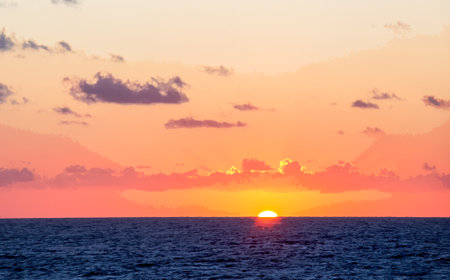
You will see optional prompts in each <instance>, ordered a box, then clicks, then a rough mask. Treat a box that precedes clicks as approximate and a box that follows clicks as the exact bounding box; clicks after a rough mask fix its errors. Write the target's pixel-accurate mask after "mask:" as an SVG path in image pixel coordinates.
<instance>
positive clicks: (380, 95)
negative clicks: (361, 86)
mask: <svg viewBox="0 0 450 280" xmlns="http://www.w3.org/2000/svg"><path fill="white" fill-rule="evenodd" d="M372 99H376V100H383V99H397V100H402V99H401V98H400V97H398V96H397V95H396V94H395V93H389V92H383V91H380V90H378V89H376V88H375V89H373V90H372Z"/></svg>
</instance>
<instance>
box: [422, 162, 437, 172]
mask: <svg viewBox="0 0 450 280" xmlns="http://www.w3.org/2000/svg"><path fill="white" fill-rule="evenodd" d="M422 168H423V169H424V170H427V171H432V170H435V169H436V165H431V164H429V163H428V162H424V163H423V166H422Z"/></svg>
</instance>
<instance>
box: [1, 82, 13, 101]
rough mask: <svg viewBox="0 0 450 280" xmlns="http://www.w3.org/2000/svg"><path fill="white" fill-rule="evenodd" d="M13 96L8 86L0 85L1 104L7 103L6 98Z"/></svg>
mask: <svg viewBox="0 0 450 280" xmlns="http://www.w3.org/2000/svg"><path fill="white" fill-rule="evenodd" d="M11 94H13V92H12V91H11V90H10V89H9V88H8V86H7V85H5V84H2V83H0V104H2V103H5V102H6V98H8V96H10V95H11Z"/></svg>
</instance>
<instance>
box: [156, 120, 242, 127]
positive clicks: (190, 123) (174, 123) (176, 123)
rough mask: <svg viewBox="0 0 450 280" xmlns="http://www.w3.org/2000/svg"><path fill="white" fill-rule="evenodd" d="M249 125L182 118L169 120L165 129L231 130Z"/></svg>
mask: <svg viewBox="0 0 450 280" xmlns="http://www.w3.org/2000/svg"><path fill="white" fill-rule="evenodd" d="M246 125H247V124H245V123H243V122H240V121H238V122H236V123H229V122H218V121H214V120H195V119H193V118H182V119H178V120H174V119H171V120H169V121H168V122H167V123H166V124H165V125H164V127H165V128H166V129H175V128H200V127H212V128H231V127H243V126H246Z"/></svg>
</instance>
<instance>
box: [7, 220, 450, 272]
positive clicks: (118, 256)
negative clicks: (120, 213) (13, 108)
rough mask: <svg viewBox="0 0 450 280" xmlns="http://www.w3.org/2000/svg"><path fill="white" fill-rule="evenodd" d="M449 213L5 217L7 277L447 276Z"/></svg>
mask: <svg viewBox="0 0 450 280" xmlns="http://www.w3.org/2000/svg"><path fill="white" fill-rule="evenodd" d="M449 275H450V219H437V218H436V219H434V218H430V219H423V218H280V217H278V218H274V219H267V220H266V219H264V220H262V219H258V218H118V219H21V220H0V279H189V278H190V279H226V278H228V279H239V278H240V279H448V276H449Z"/></svg>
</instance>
